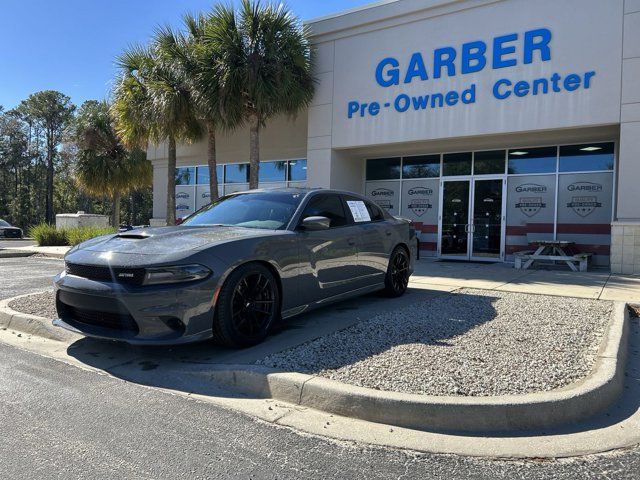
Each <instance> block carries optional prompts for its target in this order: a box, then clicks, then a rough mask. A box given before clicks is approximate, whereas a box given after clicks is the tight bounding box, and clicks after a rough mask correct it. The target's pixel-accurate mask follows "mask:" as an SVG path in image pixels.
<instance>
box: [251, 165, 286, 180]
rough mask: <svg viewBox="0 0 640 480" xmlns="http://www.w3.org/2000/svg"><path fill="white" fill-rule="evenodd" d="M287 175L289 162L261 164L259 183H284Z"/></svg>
mask: <svg viewBox="0 0 640 480" xmlns="http://www.w3.org/2000/svg"><path fill="white" fill-rule="evenodd" d="M286 174H287V162H284V161H281V162H261V163H260V172H259V173H258V181H259V182H284V181H285V176H286Z"/></svg>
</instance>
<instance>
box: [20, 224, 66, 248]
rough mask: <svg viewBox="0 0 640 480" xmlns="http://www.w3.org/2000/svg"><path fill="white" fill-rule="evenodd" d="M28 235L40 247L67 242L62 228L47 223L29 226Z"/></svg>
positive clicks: (54, 245) (56, 245)
mask: <svg viewBox="0 0 640 480" xmlns="http://www.w3.org/2000/svg"><path fill="white" fill-rule="evenodd" d="M29 236H30V237H33V238H34V239H35V240H36V242H38V245H40V246H41V247H58V246H64V245H68V244H69V243H68V240H67V235H66V232H65V231H64V230H56V227H55V226H54V225H49V224H47V223H41V224H39V225H36V226H35V227H31V230H30V231H29Z"/></svg>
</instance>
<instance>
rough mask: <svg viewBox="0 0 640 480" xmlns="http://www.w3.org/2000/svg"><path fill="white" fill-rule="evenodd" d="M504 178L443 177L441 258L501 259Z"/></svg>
mask: <svg viewBox="0 0 640 480" xmlns="http://www.w3.org/2000/svg"><path fill="white" fill-rule="evenodd" d="M503 189H504V179H503V178H479V179H478V178H476V179H474V178H468V179H464V180H462V179H460V180H443V182H442V197H441V200H442V204H441V210H440V211H441V213H442V215H441V224H440V257H441V258H451V259H462V260H488V261H491V260H492V261H496V260H502V259H503V248H502V246H503V244H504V234H503V231H504V215H503V211H504V193H503Z"/></svg>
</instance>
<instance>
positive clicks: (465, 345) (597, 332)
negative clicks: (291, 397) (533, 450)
mask: <svg viewBox="0 0 640 480" xmlns="http://www.w3.org/2000/svg"><path fill="white" fill-rule="evenodd" d="M612 308H613V304H612V303H611V302H604V301H597V300H585V299H577V298H567V297H552V296H543V295H528V294H520V293H506V292H496V291H487V290H471V289H465V290H459V291H457V292H456V293H453V294H446V295H443V296H440V297H436V298H435V299H433V300H430V301H426V302H420V303H415V304H412V305H409V306H407V307H406V308H403V309H401V310H398V311H396V312H391V313H387V314H381V315H378V316H376V317H374V318H372V319H369V320H366V321H363V322H360V323H358V324H356V325H353V326H351V327H349V328H347V329H345V330H342V331H339V332H335V333H333V334H330V335H327V336H325V337H321V338H319V339H317V340H314V341H312V342H309V343H306V344H304V345H301V346H298V347H296V348H293V349H290V350H285V351H283V352H280V353H278V354H274V355H270V356H268V357H266V358H265V359H263V360H262V361H260V362H258V363H260V364H263V365H266V366H270V367H274V368H279V369H283V370H288V371H297V372H303V373H310V374H317V375H320V376H323V377H326V378H330V379H333V380H338V381H342V382H345V383H350V384H354V385H359V386H363V387H369V388H375V389H380V390H390V391H398V392H405V393H417V394H425V395H457V396H492V395H506V394H525V393H532V392H540V391H548V390H553V389H557V388H561V387H564V386H566V385H569V384H570V383H573V382H576V381H578V380H580V379H582V378H584V377H586V376H587V375H588V373H589V372H590V371H591V369H592V367H593V365H594V362H595V357H596V354H597V352H598V348H599V345H600V342H601V340H602V336H603V334H604V332H605V327H606V325H607V323H608V322H609V320H610V317H611V312H612Z"/></svg>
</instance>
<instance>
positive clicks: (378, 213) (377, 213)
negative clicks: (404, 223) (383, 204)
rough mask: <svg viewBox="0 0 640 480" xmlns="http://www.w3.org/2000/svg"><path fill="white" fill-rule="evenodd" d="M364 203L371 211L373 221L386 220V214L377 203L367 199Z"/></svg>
mask: <svg viewBox="0 0 640 480" xmlns="http://www.w3.org/2000/svg"><path fill="white" fill-rule="evenodd" d="M364 204H365V205H366V206H367V210H368V211H369V216H370V217H371V221H372V222H379V221H380V220H384V214H383V213H382V210H380V208H379V207H378V206H377V205H374V204H373V203H371V202H369V201H366V202H364Z"/></svg>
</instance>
